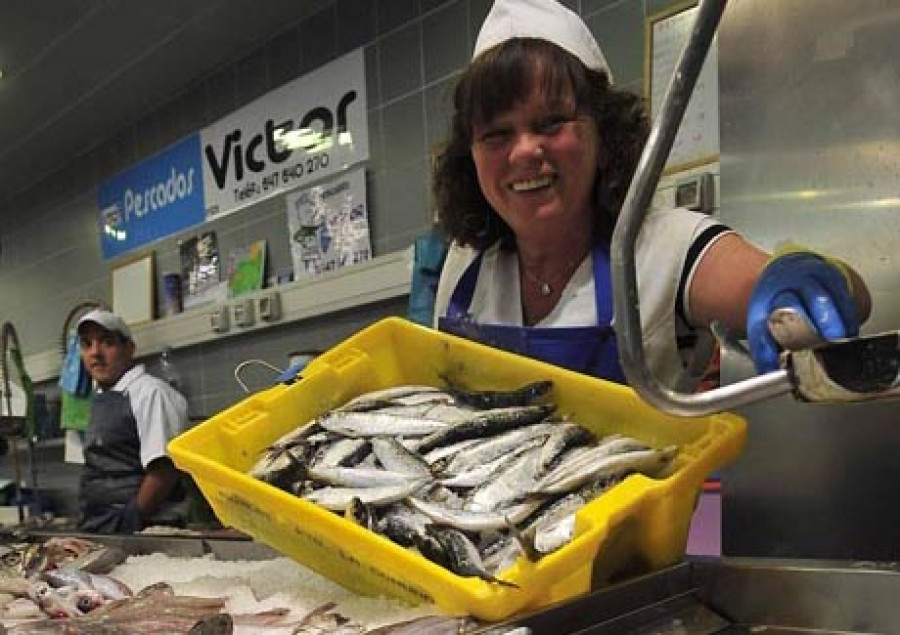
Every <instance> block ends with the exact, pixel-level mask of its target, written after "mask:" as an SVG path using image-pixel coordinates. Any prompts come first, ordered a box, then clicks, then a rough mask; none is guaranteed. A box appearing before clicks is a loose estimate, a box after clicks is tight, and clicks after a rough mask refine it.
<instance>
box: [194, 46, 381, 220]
mask: <svg viewBox="0 0 900 635" xmlns="http://www.w3.org/2000/svg"><path fill="white" fill-rule="evenodd" d="M366 110H367V104H366V77H365V60H364V57H363V51H362V49H358V50H356V51H354V52H353V53H350V54H348V55H345V56H344V57H342V58H340V59H337V60H335V61H334V62H331V63H330V64H327V65H326V66H323V67H321V68H319V69H317V70H316V71H314V72H312V73H309V74H307V75H304V76H303V77H300V78H297V79H295V80H294V81H292V82H290V83H288V84H285V85H284V86H282V87H281V88H278V89H277V90H274V91H272V92H270V93H267V94H266V95H264V96H263V97H260V98H259V99H257V100H256V101H254V102H252V103H250V104H248V105H247V106H245V107H244V108H241V109H240V110H238V111H236V112H234V113H232V114H231V115H229V116H228V117H225V118H224V119H221V120H219V121H217V122H216V123H214V124H213V125H211V126H208V127H207V128H204V129H203V130H202V131H201V133H200V141H201V149H202V153H203V189H204V198H205V201H206V219H207V220H212V219H215V218H218V217H220V216H225V215H226V214H230V213H232V212H235V211H237V210H238V209H240V208H242V207H245V206H247V205H252V204H254V203H257V202H259V201H261V200H264V199H266V198H270V197H272V196H274V195H276V194H280V193H282V192H285V191H287V190H291V189H294V188H297V187H301V186H304V185H307V184H308V183H311V182H313V181H317V180H319V179H322V178H325V177H328V176H332V175H334V174H336V173H338V172H342V171H344V170H346V169H347V168H348V167H350V166H352V165H355V164H357V163H360V162H362V161H366V160H368V158H369V130H368V122H367V119H366V116H367V115H366Z"/></svg>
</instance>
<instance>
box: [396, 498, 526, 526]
mask: <svg viewBox="0 0 900 635" xmlns="http://www.w3.org/2000/svg"><path fill="white" fill-rule="evenodd" d="M406 502H407V503H408V504H409V505H410V507H412V508H413V509H415V510H417V511H420V512H422V513H423V514H425V515H426V516H428V517H429V518H430V519H431V520H432V521H434V522H435V523H437V524H440V525H447V526H450V527H455V528H457V529H461V530H462V531H472V532H478V531H494V530H498V529H507V528H508V527H509V526H510V525H515V524H516V523H520V522H522V521H523V520H525V519H526V518H528V516H529V515H531V513H532V512H533V511H534V510H535V509H537V508H538V507H539V506H540V505H541V503H540V501H534V500H532V501H527V502H525V503H521V504H519V505H515V506H512V507H507V508H504V509H501V510H497V511H491V512H486V511H471V510H463V509H447V508H446V507H442V506H440V505H434V504H432V503H428V502H426V501H424V500H421V499H418V498H415V497H410V498H408V499H407V501H406Z"/></svg>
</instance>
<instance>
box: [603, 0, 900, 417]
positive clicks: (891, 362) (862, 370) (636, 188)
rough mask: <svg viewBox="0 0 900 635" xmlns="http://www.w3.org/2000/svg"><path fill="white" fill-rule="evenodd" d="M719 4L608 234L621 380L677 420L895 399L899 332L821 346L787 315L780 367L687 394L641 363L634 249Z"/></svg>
mask: <svg viewBox="0 0 900 635" xmlns="http://www.w3.org/2000/svg"><path fill="white" fill-rule="evenodd" d="M724 7H725V2H724V0H701V2H700V4H699V7H698V10H697V18H696V21H695V23H694V26H693V29H692V30H691V33H690V35H689V37H688V41H687V43H686V44H685V47H684V49H683V50H682V52H681V56H680V57H679V59H678V63H677V65H676V68H675V72H674V73H673V74H672V79H671V82H670V84H669V87H668V89H667V90H666V94H665V96H664V97H663V101H662V105H661V108H660V111H659V114H658V115H657V117H656V120H655V121H654V123H653V127H652V128H651V130H650V136H649V138H648V140H647V145H646V146H645V147H644V152H643V154H642V155H641V158H640V161H639V162H638V166H637V169H636V171H635V174H634V177H633V178H632V180H631V186H630V188H629V190H628V194H627V196H626V197H625V203H624V204H623V206H622V211H621V213H620V215H619V219H618V222H617V223H616V228H615V231H614V232H613V238H612V243H611V248H610V263H611V268H612V281H613V299H614V307H615V325H616V338H617V341H618V345H619V356H620V359H621V362H622V370H623V371H624V372H625V377H626V378H627V380H628V383H629V384H630V385H631V386H632V388H634V389H635V391H637V393H638V394H639V395H640V396H641V397H642V398H643V399H644V400H645V401H646V402H648V403H649V404H651V405H652V406H654V407H656V408H658V409H660V410H663V411H665V412H668V413H671V414H675V415H680V416H700V415H706V414H711V413H714V412H721V411H723V410H732V409H734V408H737V407H740V406H743V405H746V404H749V403H753V402H756V401H761V400H764V399H769V398H771V397H777V396H779V395H783V394H787V393H794V394H795V395H797V396H798V397H800V398H802V399H807V400H810V401H841V402H845V401H861V400H869V399H877V398H882V397H896V396H900V388H898V384H900V380H898V376H897V369H898V367H900V334H898V333H886V334H882V335H876V336H872V337H867V338H857V339H851V340H842V341H838V342H822V340H821V338H819V337H818V335H817V334H816V333H815V330H814V329H812V327H811V325H809V324H804V322H805V317H804V316H802V315H799V314H796V313H794V314H791V313H790V312H788V311H787V310H784V311H775V312H773V314H772V316H770V319H769V327H770V329H771V332H772V334H773V337H775V338H776V340H777V341H779V343H780V344H781V345H782V346H783V347H784V348H785V349H787V350H786V352H785V353H784V354H783V355H782V356H781V359H780V363H781V369H780V370H777V371H774V372H770V373H766V374H764V375H757V376H755V377H750V378H749V379H745V380H742V381H739V382H736V383H733V384H730V385H727V386H722V387H721V388H716V389H713V390H710V391H707V392H701V393H690V394H688V393H681V392H677V391H674V390H671V389H669V388H667V387H665V386H662V385H661V384H659V382H657V380H656V378H655V377H654V376H653V374H652V373H651V372H650V370H649V368H648V366H647V363H646V360H645V357H644V350H643V336H642V332H641V322H640V306H639V300H638V294H637V271H636V266H635V259H634V247H635V244H636V242H637V236H638V232H639V230H640V227H641V224H642V223H643V220H644V216H645V215H646V214H647V211H648V210H649V209H650V205H651V203H652V200H653V196H654V193H655V192H656V187H657V185H658V184H659V178H660V175H661V174H662V171H663V169H664V167H665V163H666V160H667V159H668V156H669V153H670V151H671V149H672V144H673V143H674V141H675V136H676V134H677V132H678V127H679V126H680V124H681V121H682V119H683V118H684V112H685V110H686V109H687V105H688V102H689V101H690V97H691V94H692V93H693V91H694V85H695V83H696V81H697V77H698V76H699V74H700V69H701V68H702V66H703V62H704V60H705V59H706V53H707V51H708V50H709V47H710V43H711V42H712V40H713V37H714V35H715V32H716V28H717V27H718V24H719V20H720V18H721V16H722V12H723V10H724ZM719 335H720V337H721V333H720V334H719ZM723 339H724V338H723ZM810 347H811V348H810ZM799 349H804V350H799Z"/></svg>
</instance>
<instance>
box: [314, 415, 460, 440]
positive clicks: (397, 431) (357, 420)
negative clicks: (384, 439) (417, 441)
mask: <svg viewBox="0 0 900 635" xmlns="http://www.w3.org/2000/svg"><path fill="white" fill-rule="evenodd" d="M318 423H319V425H320V426H322V427H323V428H325V429H326V430H329V431H331V432H337V433H338V434H342V435H344V436H347V437H378V436H392V437H400V436H420V435H426V434H432V433H434V432H437V431H439V430H443V429H444V428H447V427H448V426H447V424H446V423H445V422H443V421H436V420H432V419H417V418H412V417H399V416H393V415H385V414H380V413H378V412H330V413H327V414H325V415H323V416H322V417H320V418H319V419H318Z"/></svg>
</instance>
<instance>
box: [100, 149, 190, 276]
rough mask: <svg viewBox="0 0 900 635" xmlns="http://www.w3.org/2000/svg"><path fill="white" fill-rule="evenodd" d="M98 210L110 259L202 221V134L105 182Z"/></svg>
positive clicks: (105, 255) (104, 242) (101, 187)
mask: <svg viewBox="0 0 900 635" xmlns="http://www.w3.org/2000/svg"><path fill="white" fill-rule="evenodd" d="M97 206H98V208H99V209H100V244H101V247H102V248H103V257H104V258H105V259H107V260H108V259H110V258H115V257H116V256H119V255H121V254H124V253H126V252H129V251H131V250H133V249H136V248H138V247H141V246H143V245H146V244H148V243H151V242H153V241H155V240H158V239H160V238H163V237H165V236H169V235H172V234H175V233H178V232H180V231H182V230H184V229H187V228H189V227H193V226H195V225H199V224H201V223H203V222H204V221H205V220H206V206H205V204H204V198H203V167H202V161H201V154H200V134H199V133H194V134H192V135H190V136H188V137H185V138H184V139H183V140H182V141H179V142H178V143H176V144H175V145H173V146H170V147H169V148H167V149H166V150H164V151H163V152H160V153H159V154H157V155H155V156H153V157H151V158H149V159H147V160H145V161H142V162H141V163H138V164H137V165H135V166H133V167H131V168H129V169H127V170H125V171H124V172H120V173H119V174H117V175H116V176H114V177H113V178H111V179H110V180H108V181H106V182H104V183H101V184H100V193H99V196H98V201H97Z"/></svg>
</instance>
